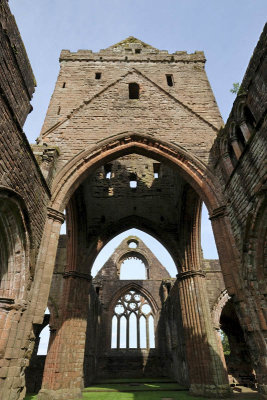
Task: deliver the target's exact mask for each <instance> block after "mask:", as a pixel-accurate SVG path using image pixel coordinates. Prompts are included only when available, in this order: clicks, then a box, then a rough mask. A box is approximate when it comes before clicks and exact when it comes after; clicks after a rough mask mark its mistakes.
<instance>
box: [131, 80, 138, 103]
mask: <svg viewBox="0 0 267 400" xmlns="http://www.w3.org/2000/svg"><path fill="white" fill-rule="evenodd" d="M129 99H139V85H138V83H135V82H132V83H129Z"/></svg>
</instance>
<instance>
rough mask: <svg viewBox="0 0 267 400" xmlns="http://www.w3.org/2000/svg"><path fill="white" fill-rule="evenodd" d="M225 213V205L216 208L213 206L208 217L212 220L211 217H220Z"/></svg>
mask: <svg viewBox="0 0 267 400" xmlns="http://www.w3.org/2000/svg"><path fill="white" fill-rule="evenodd" d="M225 215H226V206H225V205H223V206H220V207H218V208H214V209H213V210H212V213H211V216H210V217H209V219H210V220H211V221H212V220H213V219H216V218H221V217H224V216H225Z"/></svg>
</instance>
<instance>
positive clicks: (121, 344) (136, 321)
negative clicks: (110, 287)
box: [111, 290, 155, 349]
mask: <svg viewBox="0 0 267 400" xmlns="http://www.w3.org/2000/svg"><path fill="white" fill-rule="evenodd" d="M111 348H113V349H123V348H125V349H129V348H132V349H133V348H135V349H136V348H137V349H140V348H147V349H149V348H155V333H154V314H153V310H152V307H151V304H150V303H149V301H148V300H147V299H146V298H145V297H144V296H143V295H141V294H140V293H139V292H138V291H136V290H130V291H129V292H127V293H125V294H123V295H122V296H121V297H120V298H119V300H118V301H117V303H116V305H115V307H114V310H113V317H112V330H111Z"/></svg>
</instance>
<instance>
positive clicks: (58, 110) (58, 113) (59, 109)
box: [57, 106, 61, 115]
mask: <svg viewBox="0 0 267 400" xmlns="http://www.w3.org/2000/svg"><path fill="white" fill-rule="evenodd" d="M60 111H61V107H60V106H59V107H58V109H57V115H60Z"/></svg>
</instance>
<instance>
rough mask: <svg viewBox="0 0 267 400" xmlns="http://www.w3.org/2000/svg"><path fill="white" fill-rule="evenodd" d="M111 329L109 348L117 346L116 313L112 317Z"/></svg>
mask: <svg viewBox="0 0 267 400" xmlns="http://www.w3.org/2000/svg"><path fill="white" fill-rule="evenodd" d="M111 329H112V331H111V348H112V349H116V348H117V330H118V318H117V316H116V315H114V316H113V318H112V328H111Z"/></svg>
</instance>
